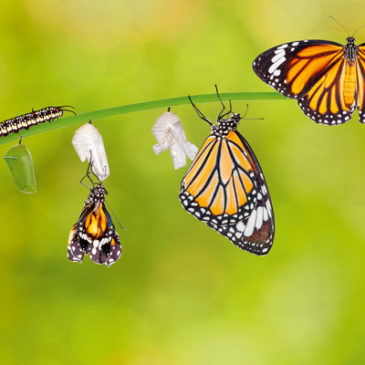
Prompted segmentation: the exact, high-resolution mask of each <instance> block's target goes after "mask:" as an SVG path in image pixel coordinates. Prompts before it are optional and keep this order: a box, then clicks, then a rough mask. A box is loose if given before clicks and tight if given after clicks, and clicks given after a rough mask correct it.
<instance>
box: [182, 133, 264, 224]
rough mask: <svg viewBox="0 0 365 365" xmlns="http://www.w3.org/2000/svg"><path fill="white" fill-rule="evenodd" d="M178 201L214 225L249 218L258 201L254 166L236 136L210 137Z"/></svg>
mask: <svg viewBox="0 0 365 365" xmlns="http://www.w3.org/2000/svg"><path fill="white" fill-rule="evenodd" d="M179 198H180V201H181V203H182V205H183V207H184V208H185V209H186V210H187V211H188V212H189V213H191V214H193V215H194V216H195V217H196V218H197V219H199V220H202V221H204V222H207V223H213V224H215V225H227V224H236V223H238V222H239V221H241V220H242V219H244V218H245V217H248V216H249V215H250V213H251V211H252V209H253V208H254V206H255V204H256V200H257V184H256V180H255V171H254V165H253V162H252V160H251V157H250V153H249V151H248V150H247V149H246V146H245V145H244V144H243V143H242V141H241V139H240V138H239V136H238V134H237V133H236V132H234V131H230V132H229V134H228V135H227V136H226V137H224V138H220V139H218V138H217V137H216V136H214V135H210V136H208V138H207V139H206V140H205V142H204V144H203V146H202V147H201V149H200V150H199V152H198V154H197V156H196V157H195V159H194V161H193V162H192V164H191V166H190V168H189V169H188V171H187V173H186V174H185V176H184V178H183V180H182V182H181V189H180V195H179Z"/></svg>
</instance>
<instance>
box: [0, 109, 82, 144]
mask: <svg viewBox="0 0 365 365" xmlns="http://www.w3.org/2000/svg"><path fill="white" fill-rule="evenodd" d="M66 108H70V109H66ZM72 108H73V107H72V106H70V105H63V106H48V107H46V108H43V109H40V110H32V112H31V113H27V114H22V115H19V116H17V117H15V118H11V119H7V120H5V121H3V122H1V123H0V137H5V136H7V135H9V134H10V133H18V132H19V131H21V130H22V129H29V128H30V127H32V126H34V125H37V124H41V123H45V122H51V121H53V120H55V119H58V118H61V117H62V116H63V113H64V112H70V113H73V114H76V113H75V112H74V111H73V110H72Z"/></svg>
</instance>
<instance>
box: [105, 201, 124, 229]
mask: <svg viewBox="0 0 365 365" xmlns="http://www.w3.org/2000/svg"><path fill="white" fill-rule="evenodd" d="M105 204H106V206H107V207H108V209H109V210H110V212H111V213H112V215H113V217H114V219H115V220H116V222H117V223H118V226H119V227H120V228H121V229H122V230H123V231H126V229H125V228H124V227H123V226H122V225H121V224H120V222H119V219H118V217H117V216H116V215H115V213H114V212H113V209H112V208H111V206H110V204H109V203H108V202H107V201H106V200H105Z"/></svg>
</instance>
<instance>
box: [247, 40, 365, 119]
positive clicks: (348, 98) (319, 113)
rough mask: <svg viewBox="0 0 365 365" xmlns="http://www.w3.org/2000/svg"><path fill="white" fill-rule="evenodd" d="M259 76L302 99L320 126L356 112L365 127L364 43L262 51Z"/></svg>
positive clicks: (256, 65)
mask: <svg viewBox="0 0 365 365" xmlns="http://www.w3.org/2000/svg"><path fill="white" fill-rule="evenodd" d="M252 67H253V70H254V71H255V72H256V74H257V75H258V76H259V77H260V78H261V79H262V80H263V81H265V82H266V83H267V84H269V85H270V86H272V87H273V88H274V89H276V90H277V91H279V92H280V93H281V94H283V95H285V96H287V97H289V98H293V99H297V100H298V104H299V106H300V107H301V108H302V110H303V112H304V113H305V114H306V115H307V116H308V117H310V118H311V119H312V120H314V121H315V122H316V123H321V124H326V125H335V124H342V123H345V122H347V121H348V120H349V119H350V118H351V115H352V113H353V112H354V110H355V108H356V107H357V108H358V109H359V120H360V122H361V123H365V114H364V110H365V43H362V44H360V45H358V46H357V45H355V38H354V37H353V36H349V37H348V38H347V43H346V45H344V46H343V45H341V44H339V43H336V42H331V41H323V40H304V41H296V42H290V43H285V44H282V45H280V46H277V47H274V48H271V49H269V50H267V51H265V52H263V53H261V54H260V55H259V56H258V57H257V58H256V59H255V60H254V62H253V64H252Z"/></svg>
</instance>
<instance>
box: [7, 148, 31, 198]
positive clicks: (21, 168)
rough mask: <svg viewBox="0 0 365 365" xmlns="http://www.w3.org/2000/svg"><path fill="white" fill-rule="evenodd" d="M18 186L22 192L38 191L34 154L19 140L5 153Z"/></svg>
mask: <svg viewBox="0 0 365 365" xmlns="http://www.w3.org/2000/svg"><path fill="white" fill-rule="evenodd" d="M3 158H4V160H5V162H6V164H7V165H8V168H9V170H10V173H11V175H12V177H13V180H14V182H15V185H16V187H17V188H18V190H19V191H20V192H22V193H26V194H33V193H35V192H36V191H37V183H36V178H35V173H34V165H33V159H32V155H31V154H30V152H29V150H28V148H27V147H26V146H25V145H23V144H21V142H19V143H18V144H17V145H15V146H13V147H11V148H10V149H9V150H8V151H7V152H6V153H5V155H4V157H3Z"/></svg>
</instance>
